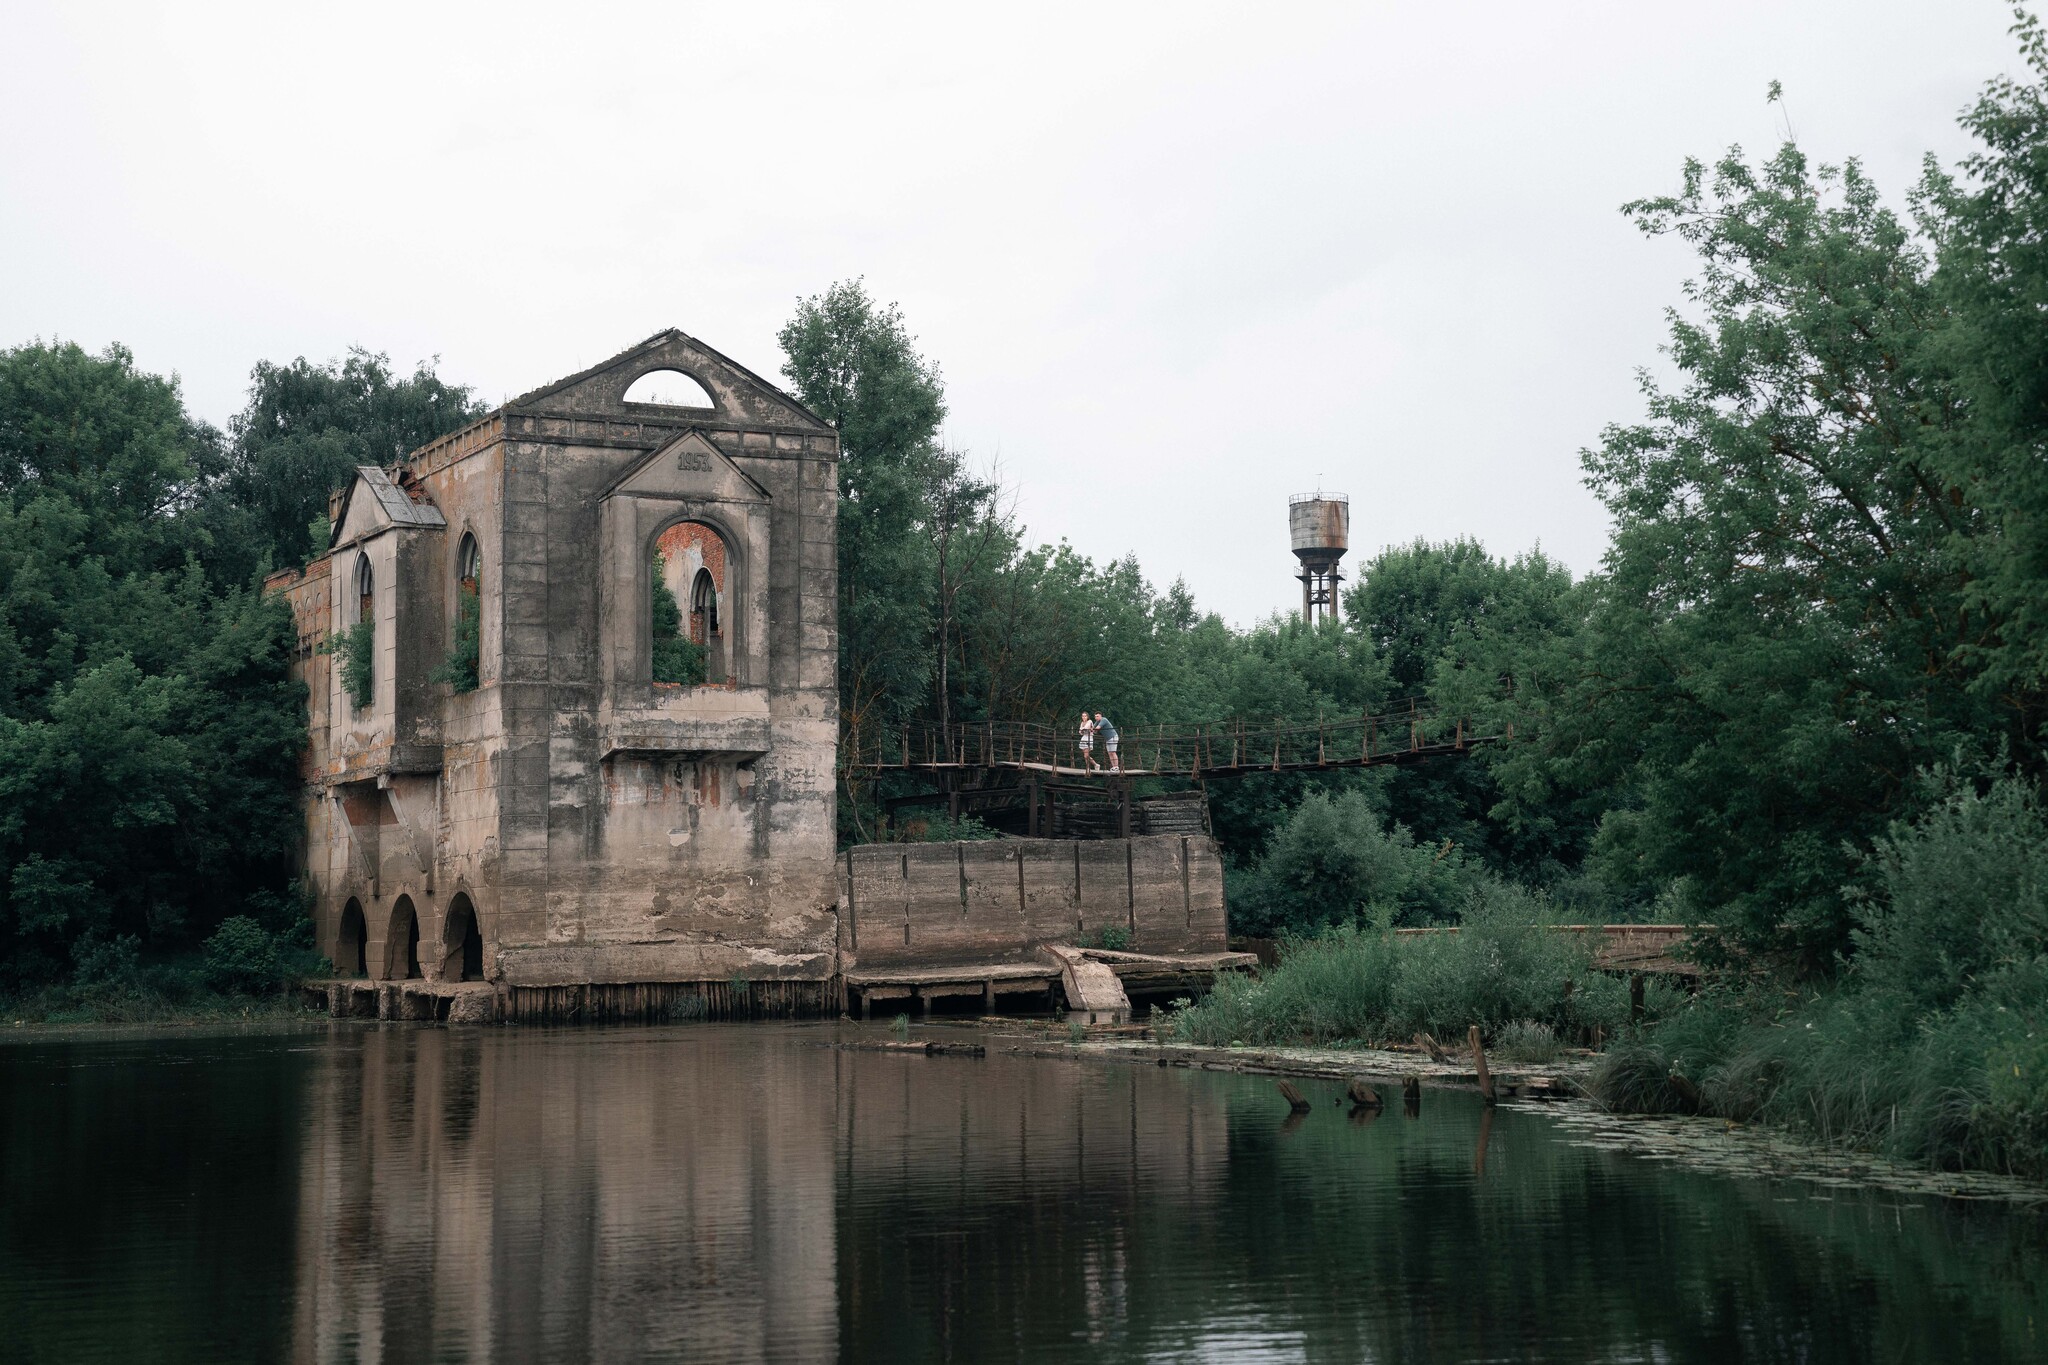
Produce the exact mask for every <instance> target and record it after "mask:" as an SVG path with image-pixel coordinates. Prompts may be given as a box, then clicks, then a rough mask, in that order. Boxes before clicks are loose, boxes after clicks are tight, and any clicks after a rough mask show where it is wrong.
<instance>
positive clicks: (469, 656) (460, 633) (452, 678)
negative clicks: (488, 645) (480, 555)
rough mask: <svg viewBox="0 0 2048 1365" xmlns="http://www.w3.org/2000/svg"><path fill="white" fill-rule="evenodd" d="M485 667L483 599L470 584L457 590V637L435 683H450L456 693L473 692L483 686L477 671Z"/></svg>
mask: <svg viewBox="0 0 2048 1365" xmlns="http://www.w3.org/2000/svg"><path fill="white" fill-rule="evenodd" d="M482 664H483V600H482V597H481V594H479V593H478V592H477V590H476V589H475V588H474V587H472V586H471V585H469V584H467V583H464V584H463V585H461V586H460V587H458V588H457V589H456V590H455V638H454V639H453V641H452V642H450V644H449V646H448V657H447V658H445V659H443V660H442V661H441V666H440V667H439V668H437V669H435V670H434V674H433V681H435V682H439V683H447V684H448V685H449V686H450V687H453V688H454V689H455V690H456V691H457V692H474V691H476V689H477V688H478V687H479V686H480V685H481V683H480V681H479V677H480V675H479V672H478V670H479V669H480V668H481V667H482Z"/></svg>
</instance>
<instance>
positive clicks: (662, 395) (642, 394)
mask: <svg viewBox="0 0 2048 1365" xmlns="http://www.w3.org/2000/svg"><path fill="white" fill-rule="evenodd" d="M626 401H627V402H628V403H652V404H654V405H656V406H657V407H664V408H714V407H717V406H718V405H717V404H716V403H714V402H712V401H711V395H710V394H709V393H707V392H705V390H704V386H703V385H702V384H699V383H698V382H697V381H696V380H695V379H692V378H691V377H690V376H689V375H686V374H684V373H683V372H682V371H681V370H649V371H648V372H647V373H646V374H643V375H641V376H640V377H639V378H638V379H636V380H634V381H633V382H632V384H631V385H630V386H628V388H627V389H626Z"/></svg>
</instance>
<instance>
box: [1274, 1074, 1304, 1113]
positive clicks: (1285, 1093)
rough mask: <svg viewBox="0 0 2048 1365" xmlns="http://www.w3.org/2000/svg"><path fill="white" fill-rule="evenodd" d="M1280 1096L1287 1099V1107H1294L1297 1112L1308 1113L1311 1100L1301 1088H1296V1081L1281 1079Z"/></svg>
mask: <svg viewBox="0 0 2048 1365" xmlns="http://www.w3.org/2000/svg"><path fill="white" fill-rule="evenodd" d="M1280 1096H1281V1098H1282V1099H1284V1100H1286V1101H1287V1107H1288V1108H1290V1109H1292V1110H1293V1111H1294V1112H1295V1113H1297V1114H1306V1113H1307V1112H1308V1111H1309V1102H1308V1099H1307V1097H1306V1096H1304V1095H1303V1094H1302V1093H1301V1092H1300V1091H1299V1090H1296V1089H1295V1088H1294V1082H1292V1081H1281V1082H1280Z"/></svg>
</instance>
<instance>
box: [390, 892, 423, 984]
mask: <svg viewBox="0 0 2048 1365" xmlns="http://www.w3.org/2000/svg"><path fill="white" fill-rule="evenodd" d="M384 963H385V969H384V975H385V976H386V977H388V978H390V979H392V980H394V981H396V980H413V979H416V978H417V977H418V976H419V975H420V917H419V915H418V914H417V913H416V912H415V911H414V910H413V908H412V897H411V896H400V897H399V898H398V901H397V903H396V904H394V905H393V906H392V907H391V934H390V936H389V937H388V938H386V939H385V940H384Z"/></svg>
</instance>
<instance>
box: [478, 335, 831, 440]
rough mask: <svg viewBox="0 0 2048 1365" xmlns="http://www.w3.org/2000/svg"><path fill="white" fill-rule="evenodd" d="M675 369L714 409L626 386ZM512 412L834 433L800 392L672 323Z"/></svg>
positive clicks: (518, 403)
mask: <svg viewBox="0 0 2048 1365" xmlns="http://www.w3.org/2000/svg"><path fill="white" fill-rule="evenodd" d="M656 370H677V371H680V372H681V373H683V374H685V375H687V376H689V377H690V378H691V379H693V380H695V381H696V382H697V384H698V385H700V386H701V387H702V388H703V390H704V392H705V394H706V395H708V396H709V397H710V399H711V409H710V410H709V411H708V412H707V411H706V410H705V409H703V408H701V407H695V408H679V407H665V406H663V405H660V404H655V403H637V402H636V403H629V402H627V401H626V396H625V395H626V390H628V389H630V388H631V387H632V386H633V382H634V381H635V380H637V379H639V378H640V377H641V376H642V375H646V374H651V373H653V372H654V371H656ZM505 406H506V408H507V410H509V411H523V412H536V413H555V414H573V415H577V416H584V415H591V416H606V417H621V418H630V417H638V418H643V419H644V418H650V417H653V418H659V417H661V416H664V415H672V416H675V417H679V418H680V417H687V416H689V415H691V414H697V415H700V416H704V417H710V418H715V419H717V420H719V421H721V422H730V423H735V424H739V425H746V426H766V427H783V428H791V429H798V430H811V431H816V432H819V433H820V434H829V433H830V432H831V430H832V428H831V427H829V426H827V425H826V424H825V423H824V422H823V421H821V420H820V419H819V418H818V417H817V415H816V414H814V413H813V412H811V411H810V409H808V408H806V407H805V406H804V405H803V404H802V403H800V402H798V401H797V400H796V399H795V398H792V397H791V396H790V395H788V394H786V393H784V392H783V391H782V390H781V389H778V388H776V387H775V386H774V385H773V384H771V383H769V382H768V381H767V380H765V379H763V378H761V377H760V376H759V375H757V374H755V373H754V372H753V371H751V370H749V369H747V368H746V367H745V366H744V365H741V364H740V363H739V362H737V361H735V360H732V359H730V358H729V357H727V356H723V355H720V354H719V353H718V352H717V351H714V350H712V349H711V348H710V347H709V346H706V345H705V344H704V343H703V342H701V341H699V340H697V339H696V338H695V337H692V336H687V335H685V334H684V333H682V332H679V331H676V330H675V329H673V328H671V329H670V330H668V331H666V332H657V333H656V334H655V335H653V336H651V337H649V338H647V340H645V341H643V342H641V343H640V344H639V345H638V346H635V347H633V348H631V349H630V350H625V351H621V352H619V354H617V355H615V356H613V357H612V358H611V359H610V360H607V361H604V362H602V363H601V364H598V365H594V366H592V367H591V368H589V369H587V370H584V371H583V372H582V373H580V374H572V375H570V376H569V377H568V378H567V379H562V380H558V381H556V382H555V383H553V384H549V385H547V386H546V387H545V388H539V389H535V390H534V391H533V392H532V393H528V394H523V395H521V396H520V397H518V398H515V399H513V400H512V401H511V402H510V403H508V404H506V405H505Z"/></svg>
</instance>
